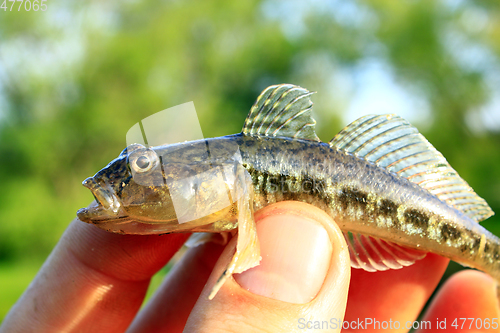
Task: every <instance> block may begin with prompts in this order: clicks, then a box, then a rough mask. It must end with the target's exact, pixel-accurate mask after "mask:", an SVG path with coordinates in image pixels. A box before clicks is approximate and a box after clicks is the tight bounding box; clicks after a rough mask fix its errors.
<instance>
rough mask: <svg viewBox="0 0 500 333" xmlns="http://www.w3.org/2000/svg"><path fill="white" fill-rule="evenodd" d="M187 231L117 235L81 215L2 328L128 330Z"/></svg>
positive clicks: (3, 329)
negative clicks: (152, 283)
mask: <svg viewBox="0 0 500 333" xmlns="http://www.w3.org/2000/svg"><path fill="white" fill-rule="evenodd" d="M187 237H188V235H185V234H178V235H166V236H157V235H154V236H138V235H117V234H112V233H108V232H106V231H103V230H101V229H98V228H96V227H95V226H92V225H88V224H86V223H83V222H81V221H78V220H77V219H76V220H75V221H73V223H71V225H70V226H69V227H68V229H67V230H66V232H65V233H64V235H63V236H62V238H61V240H60V241H59V243H58V244H57V246H56V247H55V248H54V250H53V252H52V253H51V255H50V256H49V258H48V259H47V261H46V262H45V264H44V265H43V267H42V268H41V269H40V271H39V273H38V274H37V276H36V277H35V279H34V281H33V282H32V283H31V285H30V286H29V287H28V289H27V290H26V291H25V292H24V294H23V295H22V296H21V298H20V300H19V301H18V302H17V303H16V304H15V305H14V307H13V308H12V309H11V311H10V312H9V314H8V315H7V317H6V318H5V320H4V323H3V326H2V327H1V329H0V331H1V332H56V331H64V332H87V331H91V330H93V331H100V332H123V331H124V330H125V329H126V327H127V326H128V325H129V324H130V322H131V321H132V319H133V317H134V315H135V313H136V311H137V309H138V308H139V306H140V305H141V303H142V300H143V298H144V295H145V292H146V290H147V287H148V285H149V280H150V278H151V276H152V275H153V274H154V273H155V272H156V271H157V270H158V269H160V268H161V267H162V266H163V265H164V264H165V263H166V262H168V260H169V259H170V258H171V257H172V255H173V254H174V253H175V252H176V251H177V249H178V248H179V247H180V246H181V245H182V243H183V242H184V241H185V239H186V238H187Z"/></svg>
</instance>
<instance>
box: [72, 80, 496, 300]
mask: <svg viewBox="0 0 500 333" xmlns="http://www.w3.org/2000/svg"><path fill="white" fill-rule="evenodd" d="M310 97H311V92H309V91H307V90H306V89H304V88H301V87H298V86H294V85H290V84H283V85H277V86H271V87H269V88H267V89H265V90H264V91H263V92H262V94H261V95H260V96H259V97H258V98H257V101H256V102H255V104H254V105H253V106H252V108H251V110H250V112H249V115H248V117H247V119H246V120H245V124H244V127H243V130H242V132H241V133H240V134H235V135H229V136H224V137H218V138H209V139H204V140H198V141H189V142H182V143H177V144H170V145H164V146H155V147H147V146H143V145H140V144H133V145H131V146H129V147H128V148H127V149H125V150H124V151H123V152H122V153H121V154H120V155H119V156H118V158H116V159H115V160H113V161H111V162H110V163H109V164H108V165H107V166H106V167H105V168H104V169H103V170H101V171H99V172H98V173H97V174H96V175H95V176H94V177H90V178H88V179H87V180H86V181H84V186H86V187H88V188H89V189H90V190H91V191H92V192H93V194H94V196H95V198H96V201H97V202H96V205H94V206H91V207H88V208H82V209H80V210H79V211H78V213H77V214H78V217H79V219H80V220H82V221H84V222H88V223H92V224H95V225H96V226H98V227H100V228H102V229H104V230H108V231H111V232H117V233H125V234H161V233H170V232H210V233H225V232H228V231H232V230H237V232H238V234H239V235H238V241H237V248H236V253H235V254H234V256H233V259H232V260H231V262H230V264H229V265H228V267H227V269H226V270H225V271H224V273H223V274H222V276H221V277H220V278H219V280H218V281H217V282H216V284H215V285H214V286H213V289H212V292H211V293H210V296H209V297H210V298H212V297H214V296H215V294H216V292H217V290H218V289H219V288H220V287H221V286H222V285H223V283H224V281H225V280H226V279H227V278H228V277H229V276H230V275H231V274H233V273H239V272H243V271H245V270H247V269H249V268H251V267H254V266H256V265H258V264H259V261H260V247H259V243H258V238H257V233H256V227H255V221H254V217H253V212H254V211H255V210H258V209H261V208H263V207H265V206H267V205H270V204H273V203H275V202H279V201H285V200H292V201H302V202H306V203H309V204H312V205H314V206H316V207H318V208H320V209H322V210H324V211H325V212H326V213H327V214H329V215H330V216H331V217H332V219H333V220H334V221H335V223H337V224H338V225H339V227H340V229H341V230H342V231H343V233H344V237H345V239H346V242H347V245H348V248H349V254H350V256H351V265H352V267H354V268H359V269H364V270H367V271H380V270H387V269H399V268H402V267H405V266H409V265H411V264H413V263H414V262H415V261H416V260H419V259H421V258H423V257H424V256H425V254H426V253H427V252H432V253H436V254H439V255H442V256H445V257H447V258H450V259H452V260H454V261H456V262H459V263H461V264H463V265H466V266H470V267H475V268H478V269H480V270H483V271H485V272H487V273H488V274H490V275H491V276H493V277H494V278H495V279H496V280H497V281H500V260H499V259H500V240H499V239H498V238H497V237H496V236H495V235H493V234H491V233H490V232H489V231H487V230H486V229H484V228H483V227H481V226H480V225H479V224H478V222H480V221H482V220H484V219H486V218H488V217H489V216H491V215H493V212H492V210H491V208H490V207H489V206H488V205H487V203H486V202H485V201H484V200H483V199H482V198H480V197H479V196H478V195H477V194H476V193H475V192H474V191H473V190H472V188H471V187H470V186H469V185H468V184H467V183H466V182H465V181H464V180H463V179H462V178H460V176H459V175H458V173H457V172H456V171H455V170H454V169H453V168H452V167H451V166H450V165H449V164H448V162H447V161H446V159H445V158H444V157H443V155H441V153H439V152H438V151H437V150H436V149H435V148H434V147H433V146H432V145H431V144H430V143H429V142H428V141H427V140H426V139H425V138H424V137H423V136H422V135H421V134H420V133H419V132H418V130H417V129H416V128H415V127H413V126H411V125H410V124H409V123H408V122H407V121H406V120H404V119H402V118H400V117H398V116H396V115H368V116H364V117H362V118H360V119H358V120H356V121H354V122H353V123H351V124H349V125H348V126H346V127H345V128H344V129H343V130H342V131H341V132H339V134H337V135H336V136H335V137H334V138H333V139H332V140H331V141H330V142H329V143H323V142H321V141H320V140H319V138H318V136H317V135H316V133H315V130H314V127H315V120H314V119H313V118H312V116H311V109H312V102H311V100H310ZM197 237H198V236H197ZM201 239H206V237H204V236H202V237H201Z"/></svg>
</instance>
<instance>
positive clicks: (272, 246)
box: [186, 202, 350, 332]
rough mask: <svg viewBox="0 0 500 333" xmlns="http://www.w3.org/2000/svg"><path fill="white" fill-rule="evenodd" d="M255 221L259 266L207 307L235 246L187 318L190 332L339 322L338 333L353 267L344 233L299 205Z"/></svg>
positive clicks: (278, 207)
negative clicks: (260, 257)
mask: <svg viewBox="0 0 500 333" xmlns="http://www.w3.org/2000/svg"><path fill="white" fill-rule="evenodd" d="M255 218H256V221H258V224H257V232H258V236H259V241H260V244H261V256H262V262H261V264H260V265H259V266H257V267H255V268H252V269H250V270H248V271H246V272H243V273H242V274H238V275H235V279H233V278H231V279H229V280H228V281H227V282H226V283H225V284H224V285H223V286H222V288H221V289H220V291H219V292H218V294H217V295H216V296H215V298H214V299H213V300H211V301H209V300H208V295H209V293H210V290H211V288H212V287H213V285H214V284H215V282H216V280H217V278H218V277H219V276H220V274H221V273H222V271H223V270H224V269H225V267H226V265H227V264H228V263H229V262H230V260H231V257H232V255H233V253H234V250H235V246H236V242H235V239H233V240H232V241H231V242H230V243H229V244H228V246H227V247H226V249H225V250H224V252H223V253H222V255H221V258H220V259H219V261H218V262H217V264H216V266H215V268H214V271H213V273H212V275H211V276H210V278H209V280H208V283H207V285H206V286H205V288H204V289H203V292H202V294H201V296H200V298H199V300H198V302H197V303H196V305H195V307H194V309H193V312H192V313H191V315H190V316H189V319H188V322H187V324H186V331H187V332H220V331H224V332H256V331H258V332H278V331H279V332H281V331H287V332H289V331H296V330H300V329H306V328H307V327H308V326H310V325H312V323H311V320H314V318H316V319H318V318H323V319H325V320H330V319H331V318H334V319H335V320H339V322H337V323H335V322H332V325H334V324H337V325H339V323H340V321H341V320H342V318H343V314H344V311H345V304H346V298H347V289H348V285H349V275H350V261H349V253H348V251H347V245H346V243H345V240H344V238H343V236H342V233H341V231H340V229H339V228H338V226H337V225H336V224H335V223H334V222H333V220H332V219H331V218H330V217H329V216H328V215H327V214H326V213H325V212H323V211H322V210H320V209H318V208H315V207H313V206H311V205H307V204H305V203H300V202H280V203H277V204H274V205H271V206H268V207H266V208H264V209H262V210H260V211H259V212H257V213H256V215H255ZM327 325H330V323H328V324H327ZM325 329H332V330H330V331H329V332H335V331H340V329H339V327H337V329H333V326H332V327H325Z"/></svg>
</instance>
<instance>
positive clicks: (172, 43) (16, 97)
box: [0, 0, 500, 320]
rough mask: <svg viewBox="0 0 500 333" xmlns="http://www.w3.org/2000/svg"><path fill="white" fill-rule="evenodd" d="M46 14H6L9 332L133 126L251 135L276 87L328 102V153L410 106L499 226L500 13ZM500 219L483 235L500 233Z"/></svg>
mask: <svg viewBox="0 0 500 333" xmlns="http://www.w3.org/2000/svg"><path fill="white" fill-rule="evenodd" d="M47 5H48V6H47V8H48V10H47V11H45V12H42V11H37V12H35V11H33V10H31V11H29V12H27V11H26V10H24V9H21V10H20V11H17V7H18V4H16V5H15V7H14V9H13V11H9V10H7V11H4V10H3V9H2V10H0V186H1V187H0V320H1V319H2V318H3V317H4V316H5V314H6V313H7V311H8V310H9V308H10V307H11V306H12V305H13V304H14V302H15V301H16V300H17V298H18V297H19V296H20V295H21V293H22V292H23V290H24V289H25V288H26V286H27V285H28V284H29V282H30V281H31V280H32V279H33V277H34V275H35V274H36V272H37V270H38V269H39V268H40V266H41V264H42V263H43V261H44V260H45V258H46V257H47V256H48V254H49V253H50V251H51V249H52V248H53V247H54V245H55V244H56V242H57V241H58V239H59V238H60V236H61V235H62V233H63V231H64V230H65V228H66V227H67V225H68V224H69V222H70V221H71V220H72V219H73V218H74V216H75V212H76V210H77V209H79V208H81V207H84V206H86V205H87V204H88V203H89V202H90V201H91V200H92V195H91V193H90V191H88V190H87V189H85V188H84V187H82V186H81V181H82V180H83V179H85V178H86V177H88V176H91V175H93V174H94V173H95V172H97V171H98V170H99V169H101V168H102V167H103V166H105V165H106V164H107V163H108V162H109V161H110V160H111V159H113V158H114V157H116V156H117V155H118V154H119V152H120V151H121V150H122V149H123V148H124V146H125V134H126V133H127V131H128V130H129V129H130V127H131V126H132V125H134V124H135V123H137V122H138V121H140V120H141V119H143V118H145V117H147V116H150V115H152V114H154V113H156V112H158V111H161V110H163V109H166V108H168V107H172V106H175V105H178V104H181V103H184V102H188V101H194V103H195V106H196V110H197V112H198V116H199V119H200V123H201V127H202V130H203V133H204V135H205V136H206V137H212V136H220V135H226V134H233V133H237V132H239V131H240V130H241V127H242V124H243V121H244V119H245V117H246V114H247V113H248V110H249V108H250V106H251V105H252V103H253V102H254V100H255V98H256V97H257V96H258V94H259V93H260V91H261V90H262V89H264V88H265V87H266V86H268V85H271V84H277V83H285V82H286V83H294V84H297V85H301V86H304V87H306V88H308V89H309V90H312V91H316V92H317V94H315V95H314V96H313V101H314V102H315V108H314V109H315V113H316V115H317V117H316V118H317V120H318V132H319V135H320V137H321V138H322V139H323V140H324V141H328V140H330V139H331V138H332V137H333V136H334V135H335V134H336V133H337V132H338V131H339V130H340V129H341V128H342V127H343V126H345V125H346V124H347V122H349V121H352V120H354V118H356V117H357V116H361V115H363V114H367V113H370V112H376V113H383V112H384V110H382V109H380V108H376V109H375V110H371V109H370V103H373V105H374V106H377V105H379V104H380V103H382V106H383V105H386V106H388V109H389V111H390V112H397V111H398V107H400V108H401V114H402V115H403V116H405V117H407V118H408V119H409V120H410V121H411V122H412V123H413V124H415V125H416V126H417V127H418V128H419V129H420V130H421V132H422V133H423V134H424V135H425V136H426V137H427V138H428V139H429V141H431V143H432V144H433V145H434V146H435V147H436V148H437V149H438V150H440V151H441V152H442V153H443V155H444V156H445V157H446V158H447V159H448V161H449V162H450V164H451V165H452V166H453V167H454V168H455V169H456V170H457V171H458V172H459V173H460V175H461V176H462V177H463V178H464V179H465V180H467V181H468V182H469V184H470V185H471V186H472V187H473V188H474V189H475V190H476V192H477V193H478V194H479V195H480V196H482V197H484V198H485V199H486V200H487V201H488V203H489V204H490V205H491V207H492V208H493V210H494V211H497V212H500V149H499V148H500V91H499V89H498V87H499V86H500V62H499V57H500V10H499V7H500V5H499V4H498V2H497V1H451V0H448V1H431V0H427V1H426V0H422V1H418V0H412V1H409V0H407V1H404V0H401V1H393V0H372V1H369V0H359V1H347V0H344V1H340V0H338V1H327V0H324V1H321V0H315V1H308V2H304V1H277V0H268V1H201V0H200V1H162V2H157V1H149V0H143V1H140V0H135V1H133V0H129V1H105V2H100V1H86V2H77V1H64V2H63V1H56V0H53V1H51V0H49V1H48V2H47ZM8 8H10V4H8ZM373 68H375V70H374V69H373ZM367 73H368V74H370V73H375V74H373V75H372V76H370V75H368V74H367ZM388 77H389V78H390V80H389V81H387V80H386V79H387V78H388ZM370 78H371V79H370ZM384 78H386V79H384ZM370 89H371V90H370ZM374 89H375V90H374ZM377 89H378V90H377ZM366 91H368V92H369V91H372V93H371V94H370V93H366ZM373 91H375V93H373ZM377 91H382V92H385V93H384V94H385V95H384V94H381V95H377ZM363 92H365V93H363ZM391 96H393V97H394V96H395V97H394V99H391ZM377 103H378V104H377ZM383 103H386V104H383ZM397 113H399V112H397ZM498 219H499V218H498V217H492V218H490V219H489V220H488V221H485V222H484V223H483V225H484V226H486V227H487V228H488V229H489V230H491V231H492V232H494V233H496V234H497V235H498V234H500V224H499V223H498ZM455 269H457V266H456V265H453V266H451V267H450V269H449V271H448V274H449V273H450V272H451V271H453V270H455ZM164 272H165V271H163V273H161V274H165V273H164ZM155 281H159V278H158V277H157V278H156V280H155ZM157 283H158V282H155V284H157Z"/></svg>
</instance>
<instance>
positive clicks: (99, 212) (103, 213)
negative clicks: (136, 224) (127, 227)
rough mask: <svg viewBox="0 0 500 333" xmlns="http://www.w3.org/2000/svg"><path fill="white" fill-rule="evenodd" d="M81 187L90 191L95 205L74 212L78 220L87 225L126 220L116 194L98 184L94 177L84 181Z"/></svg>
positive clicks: (103, 184)
mask: <svg viewBox="0 0 500 333" xmlns="http://www.w3.org/2000/svg"><path fill="white" fill-rule="evenodd" d="M82 185H83V186H85V187H86V188H88V189H89V190H90V191H92V194H93V195H94V197H95V199H96V203H94V204H91V205H90V206H89V207H87V208H81V209H79V210H78V212H76V215H77V216H78V219H79V220H81V221H84V222H88V223H98V222H104V221H108V220H116V219H127V218H128V216H127V215H126V214H125V211H124V210H123V207H122V204H121V202H120V200H119V199H118V197H117V196H116V193H115V192H114V191H113V190H112V189H111V188H110V187H109V186H108V185H107V184H106V183H104V182H98V181H96V180H95V179H94V177H89V178H87V179H85V180H84V181H83V183H82Z"/></svg>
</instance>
